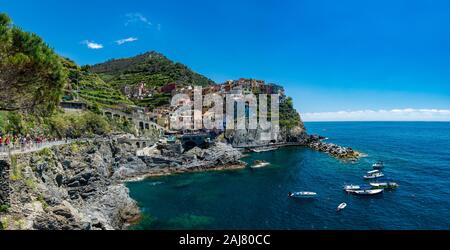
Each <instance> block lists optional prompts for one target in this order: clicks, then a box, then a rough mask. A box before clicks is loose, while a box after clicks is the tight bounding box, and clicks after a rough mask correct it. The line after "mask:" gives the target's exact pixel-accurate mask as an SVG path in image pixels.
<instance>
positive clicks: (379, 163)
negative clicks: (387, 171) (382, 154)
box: [372, 161, 384, 169]
mask: <svg viewBox="0 0 450 250" xmlns="http://www.w3.org/2000/svg"><path fill="white" fill-rule="evenodd" d="M372 167H373V169H383V168H384V162H382V161H378V162H377V163H375V164H373V165H372Z"/></svg>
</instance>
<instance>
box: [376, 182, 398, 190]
mask: <svg viewBox="0 0 450 250" xmlns="http://www.w3.org/2000/svg"><path fill="white" fill-rule="evenodd" d="M370 186H372V187H373V188H385V189H396V188H398V187H399V186H400V185H398V184H397V183H395V182H373V183H370Z"/></svg>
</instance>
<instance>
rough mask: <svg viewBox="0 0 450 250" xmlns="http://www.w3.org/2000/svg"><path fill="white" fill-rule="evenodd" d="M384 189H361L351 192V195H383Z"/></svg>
mask: <svg viewBox="0 0 450 250" xmlns="http://www.w3.org/2000/svg"><path fill="white" fill-rule="evenodd" d="M383 191H384V189H362V190H355V191H352V192H351V193H352V194H355V195H361V196H371V195H377V194H381V193H383Z"/></svg>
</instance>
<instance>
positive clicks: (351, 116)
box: [302, 108, 450, 121]
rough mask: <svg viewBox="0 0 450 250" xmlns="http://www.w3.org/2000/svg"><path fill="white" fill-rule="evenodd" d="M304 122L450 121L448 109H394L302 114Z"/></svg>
mask: <svg viewBox="0 0 450 250" xmlns="http://www.w3.org/2000/svg"><path fill="white" fill-rule="evenodd" d="M302 118H303V120H304V121H450V110H448V109H412V108H408V109H392V110H358V111H338V112H318V113H304V114H302Z"/></svg>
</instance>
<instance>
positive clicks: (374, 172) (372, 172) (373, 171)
mask: <svg viewBox="0 0 450 250" xmlns="http://www.w3.org/2000/svg"><path fill="white" fill-rule="evenodd" d="M380 172H381V171H380V170H372V171H369V172H367V174H368V175H372V174H376V173H380Z"/></svg>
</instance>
